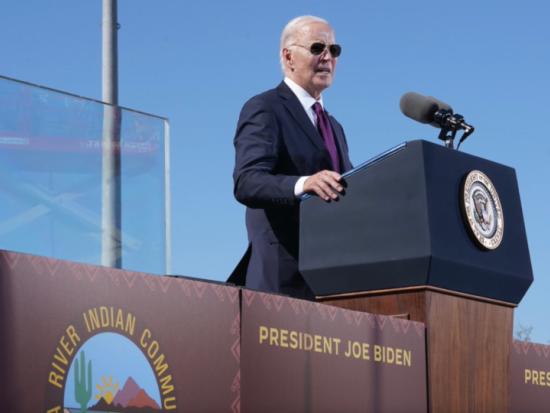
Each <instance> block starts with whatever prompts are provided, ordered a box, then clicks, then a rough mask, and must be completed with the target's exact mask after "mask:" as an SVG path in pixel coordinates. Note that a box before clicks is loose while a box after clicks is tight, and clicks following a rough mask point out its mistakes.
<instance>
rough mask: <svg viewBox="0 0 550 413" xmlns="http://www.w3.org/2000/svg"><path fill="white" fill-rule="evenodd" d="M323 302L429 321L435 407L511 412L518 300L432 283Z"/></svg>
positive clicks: (431, 406)
mask: <svg viewBox="0 0 550 413" xmlns="http://www.w3.org/2000/svg"><path fill="white" fill-rule="evenodd" d="M318 301H321V302H323V303H325V304H330V305H334V306H337V307H342V308H347V309H350V310H356V311H363V312H369V313H373V314H383V315H392V316H399V317H405V318H408V319H411V320H414V321H421V322H423V323H425V325H426V329H427V331H426V341H427V342H426V352H427V354H426V356H427V360H428V369H427V371H428V403H429V409H430V412H432V413H435V412H441V413H450V412H457V413H463V412H488V413H489V412H499V413H504V412H508V411H509V405H510V403H509V383H508V373H509V355H510V349H511V343H512V324H513V309H514V307H515V305H513V304H510V303H505V302H501V301H495V300H489V299H485V298H482V297H475V296H471V295H464V294H460V293H457V292H454V291H447V290H443V289H438V288H434V287H428V286H422V287H413V288H403V289H392V290H383V291H374V292H361V293H356V294H347V295H340V296H328V297H318Z"/></svg>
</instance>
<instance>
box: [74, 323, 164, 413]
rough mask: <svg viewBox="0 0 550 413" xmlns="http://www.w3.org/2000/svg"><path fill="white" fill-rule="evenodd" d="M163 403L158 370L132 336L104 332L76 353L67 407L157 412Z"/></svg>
mask: <svg viewBox="0 0 550 413" xmlns="http://www.w3.org/2000/svg"><path fill="white" fill-rule="evenodd" d="M121 383H124V385H123V386H122V388H120V387H119V384H121ZM160 406H161V396H160V391H159V385H158V382H157V380H156V377H155V374H154V371H153V370H152V368H151V365H150V364H149V362H148V360H147V359H146V357H145V355H144V354H143V353H142V351H141V350H140V349H139V348H138V347H137V346H136V345H135V344H134V343H133V342H132V341H130V340H129V339H128V338H126V337H124V336H122V335H120V334H117V333H111V332H107V333H100V334H97V335H95V336H93V337H92V338H90V339H89V340H88V341H86V342H85V343H84V344H83V345H82V347H81V348H80V350H79V352H78V353H77V354H75V357H74V359H73V362H72V364H71V367H70V369H69V373H68V376H67V380H66V383H65V389H64V407H65V411H69V412H71V413H74V412H78V413H82V412H94V413H99V412H109V413H145V412H151V413H154V412H161V411H162V409H161V407H160Z"/></svg>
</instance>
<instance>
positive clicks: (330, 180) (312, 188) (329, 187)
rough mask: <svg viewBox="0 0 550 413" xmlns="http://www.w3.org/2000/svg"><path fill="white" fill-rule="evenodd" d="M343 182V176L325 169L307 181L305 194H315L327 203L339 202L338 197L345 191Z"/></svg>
mask: <svg viewBox="0 0 550 413" xmlns="http://www.w3.org/2000/svg"><path fill="white" fill-rule="evenodd" d="M341 181H342V175H340V174H339V173H338V172H334V171H329V170H326V169H325V170H323V171H321V172H317V173H316V174H315V175H311V176H310V177H309V178H307V179H306V180H305V182H304V192H306V193H309V194H315V195H317V196H318V197H320V198H322V199H324V200H325V201H330V200H337V199H338V195H339V194H340V193H341V192H342V191H343V190H344V187H343V185H342V184H341V183H340V182H341Z"/></svg>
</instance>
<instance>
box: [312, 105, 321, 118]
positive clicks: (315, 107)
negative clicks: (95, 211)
mask: <svg viewBox="0 0 550 413" xmlns="http://www.w3.org/2000/svg"><path fill="white" fill-rule="evenodd" d="M312 107H313V111H314V112H315V114H316V115H317V116H319V115H320V114H321V113H323V107H322V106H321V104H320V103H319V102H315V103H314V104H313V105H312Z"/></svg>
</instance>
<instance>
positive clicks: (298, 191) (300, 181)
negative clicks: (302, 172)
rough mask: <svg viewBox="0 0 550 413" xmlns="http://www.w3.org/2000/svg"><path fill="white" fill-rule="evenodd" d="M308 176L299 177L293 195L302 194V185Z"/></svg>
mask: <svg viewBox="0 0 550 413" xmlns="http://www.w3.org/2000/svg"><path fill="white" fill-rule="evenodd" d="M307 178H309V176H301V177H300V178H298V180H297V181H296V183H295V184H294V195H295V196H302V195H303V194H304V183H305V182H306V179H307Z"/></svg>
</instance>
